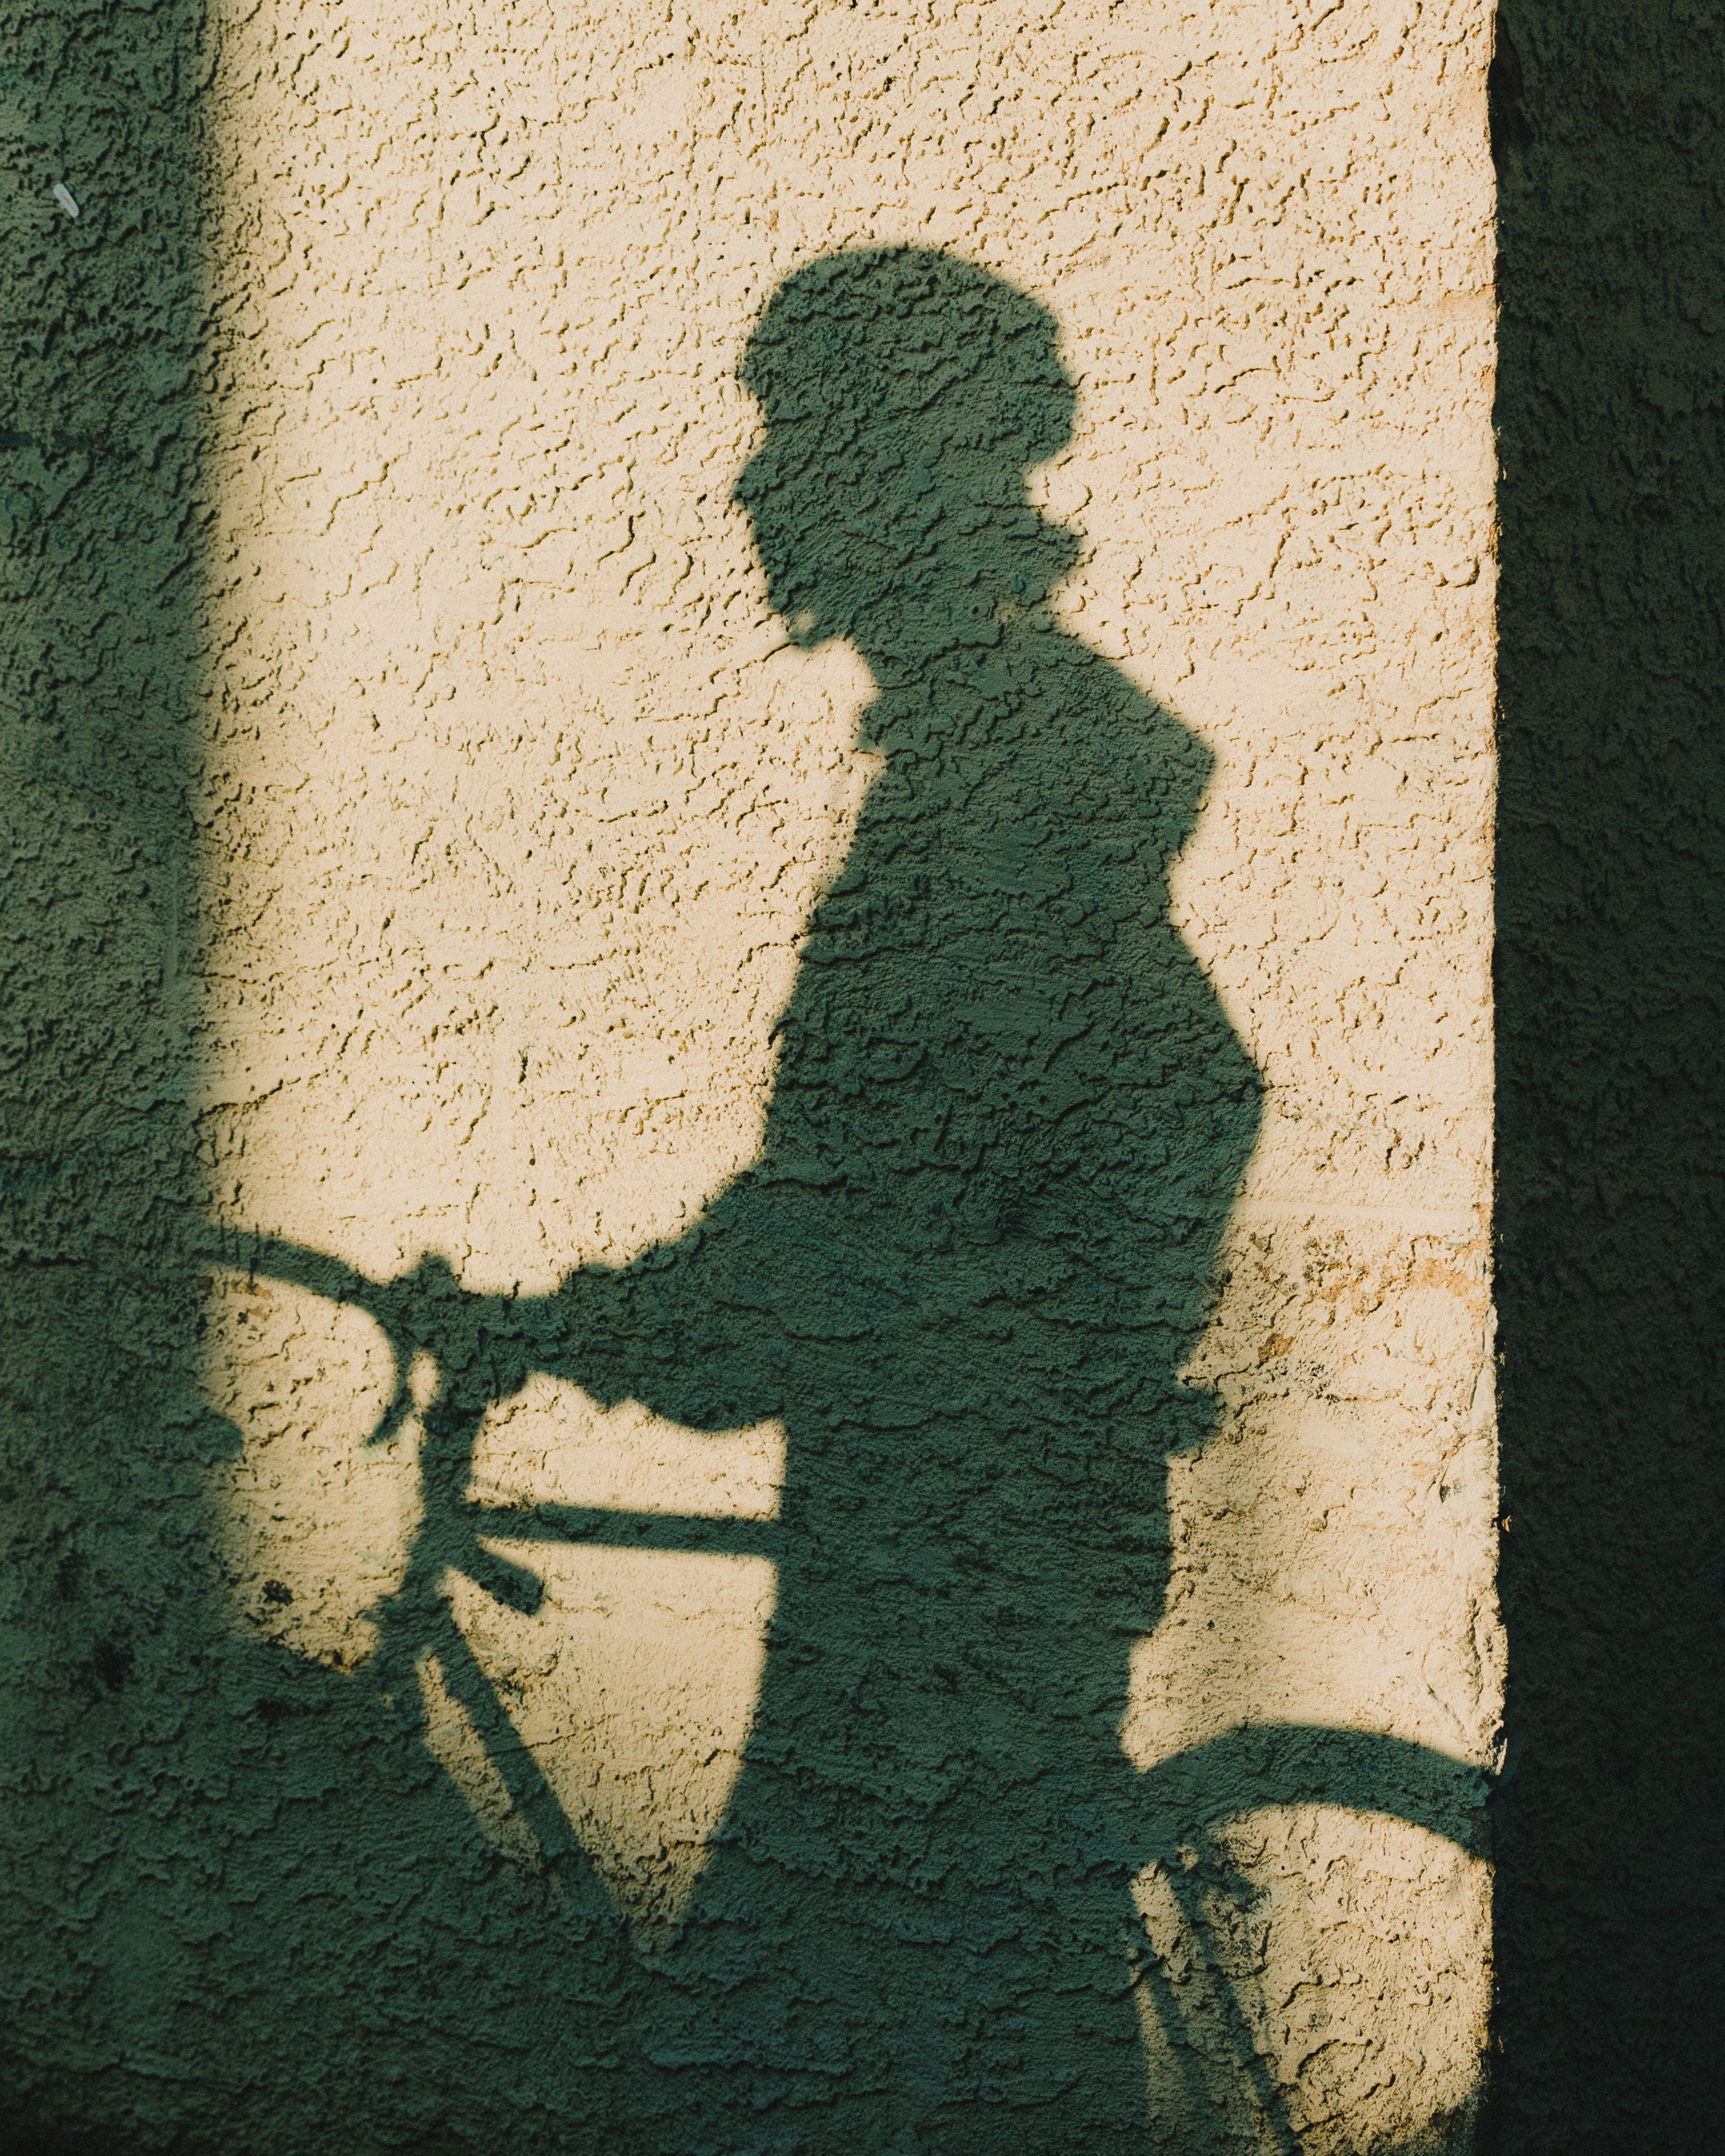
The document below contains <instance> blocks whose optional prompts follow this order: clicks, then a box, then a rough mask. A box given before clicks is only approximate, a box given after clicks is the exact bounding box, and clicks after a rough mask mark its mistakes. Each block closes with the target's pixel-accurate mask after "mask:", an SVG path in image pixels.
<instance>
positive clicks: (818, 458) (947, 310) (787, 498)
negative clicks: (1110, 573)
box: [735, 246, 1079, 671]
mask: <svg viewBox="0 0 1725 2156" xmlns="http://www.w3.org/2000/svg"><path fill="white" fill-rule="evenodd" d="M1059 339H1060V331H1059V325H1058V324H1057V323H1056V322H1055V320H1054V318H1053V316H1050V314H1049V312H1048V311H1047V310H1046V309H1045V307H1043V306H1041V305H1040V304H1039V303H1038V302H1037V301H1036V300H1033V299H1031V298H1029V296H1028V295H1026V294H1024V293H1023V292H1020V291H1019V290H1017V289H1016V288H1015V287H1014V286H1013V285H1009V284H1007V283H1006V282H1005V281H1004V280H1003V279H1001V278H999V277H997V276H994V275H992V274H991V273H990V272H989V271H988V270H986V269H978V267H976V266H975V265H974V264H971V263H968V262H965V261H963V260H962V259H959V258H958V257H957V256H954V255H951V254H943V253H939V252H937V251H934V250H932V249H927V248H922V247H912V246H901V247H886V248H876V249H869V250H867V251H865V252H858V253H854V254H829V255H824V256H822V257H821V258H820V259H819V260H817V261H815V262H813V263H811V264H809V266H808V267H807V268H806V269H799V270H798V271H797V272H795V274H794V275H792V276H790V277H789V278H788V279H787V280H785V282H784V283H783V285H780V286H779V288H778V290H777V291H776V292H775V293H774V295H773V298H772V300H770V302H769V303H768V306H767V308H766V310H765V311H764V313H763V314H762V317H761V319H760V321H759V322H758V323H757V326H756V328H755V331H754V333H753V335H752V336H751V338H750V340H749V343H748V348H747V353H746V354H745V357H744V359H743V362H742V368H741V370H740V372H741V377H742V382H743V384H744V386H745V387H746V388H747V389H748V390H749V391H750V392H751V393H752V394H753V396H754V397H755V398H756V399H757V401H758V403H759V404H760V406H761V408H762V415H763V417H764V418H765V419H766V422H767V427H768V434H767V437H766V439H765V440H764V441H763V442H762V444H761V446H760V448H759V449H757V451H756V452H755V454H754V455H753V456H752V457H751V459H749V461H748V463H747V465H746V466H745V467H744V469H743V470H742V473H741V475H739V477H738V479H737V484H736V487H735V498H736V500H737V501H738V503H739V504H740V505H741V506H742V507H743V509H744V510H745V511H747V513H748V516H749V518H750V521H751V524H752V528H753V532H754V538H755V544H756V547H757V549H758V551H759V553H760V557H761V562H762V567H763V568H764V569H765V570H766V572H767V585H768V597H769V598H770V600H771V602H772V603H773V608H775V610H776V611H777V612H778V613H779V614H780V615H781V616H782V617H783V620H784V621H785V623H786V624H787V626H788V629H789V631H790V634H791V636H792V638H793V641H794V642H796V643H797V644H801V645H803V646H804V647H806V648H811V649H812V648H813V647H814V646H816V645H818V644H824V643H826V642H828V641H829V640H830V639H834V638H835V637H844V638H847V639H850V641H851V642H853V643H854V644H855V645H856V647H857V648H858V649H859V650H860V652H861V653H862V654H863V655H864V657H865V658H866V659H868V660H870V662H871V663H874V664H875V665H876V668H877V671H878V670H880V668H881V667H882V666H886V667H887V668H891V665H893V664H894V662H898V663H900V664H902V663H904V662H906V661H909V662H914V661H915V660H917V659H918V658H920V657H922V656H925V655H926V654H927V653H928V652H929V651H930V650H931V649H939V648H942V647H943V646H945V645H946V644H948V643H950V642H951V640H952V637H953V635H954V634H955V633H962V630H963V627H964V625H965V624H978V623H983V622H986V621H988V619H991V618H992V617H993V615H994V614H995V613H996V612H997V610H998V609H999V608H1001V607H1002V606H1009V607H1010V606H1014V605H1016V606H1019V607H1023V606H1029V605H1032V604H1034V603H1036V602H1037V601H1039V600H1040V599H1042V598H1045V597H1046V595H1047V594H1048V593H1049V592H1050V590H1052V588H1054V586H1055V584H1056V583H1058V582H1059V581H1060V578H1061V577H1064V576H1065V574H1066V573H1067V572H1068V571H1069V570H1070V568H1071V567H1072V564H1073V562H1074V561H1075V559H1076V556H1077V553H1078V544H1079V542H1078V541H1077V539H1076V536H1074V535H1073V534H1072V533H1071V532H1070V531H1064V530H1062V529H1061V528H1060V527H1059V526H1055V525H1052V524H1050V523H1049V522H1048V521H1046V520H1045V518H1044V517H1042V516H1040V515H1039V513H1038V512H1037V511H1036V510H1035V509H1034V507H1033V506H1031V504H1030V501H1029V495H1028V493H1027V490H1026V487H1025V477H1026V474H1027V472H1028V471H1029V470H1030V469H1031V468H1033V467H1034V466H1035V465H1040V464H1043V463H1045V462H1046V461H1047V460H1048V459H1050V458H1051V457H1054V456H1056V455H1058V454H1059V453H1060V450H1061V449H1064V448H1065V446H1066V444H1067V442H1068V441H1069V439H1070V436H1071V433H1072V424H1073V418H1074V414H1075V412H1076V404H1077V391H1076V386H1075V385H1074V383H1073V382H1072V379H1071V377H1070V375H1069V374H1068V373H1067V372H1066V369H1065V367H1064V365H1063V364H1062V363H1061V360H1060V349H1059Z"/></svg>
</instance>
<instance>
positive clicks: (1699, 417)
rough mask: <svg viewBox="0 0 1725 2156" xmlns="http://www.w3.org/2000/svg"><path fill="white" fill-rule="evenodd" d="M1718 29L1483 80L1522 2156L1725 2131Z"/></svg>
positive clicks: (1620, 9)
mask: <svg viewBox="0 0 1725 2156" xmlns="http://www.w3.org/2000/svg"><path fill="white" fill-rule="evenodd" d="M1722 33H1725V17H1722V11H1721V10H1720V9H1719V8H1717V6H1702V7H1692V8H1684V7H1682V6H1681V5H1679V4H1677V0H1653V4H1651V5H1650V4H1647V0H1589V4H1587V5H1581V4H1579V3H1578V0H1511V3H1510V4H1506V6H1505V8H1504V9H1503V12H1502V15H1501V16H1500V18H1499V25H1498V33H1497V34H1498V43H1497V57H1496V60H1495V63H1494V65H1493V68H1492V72H1491V93H1492V96H1491V103H1492V113H1491V119H1492V136H1493V146H1494V151H1495V153H1496V156H1497V166H1498V172H1499V183H1500V196H1499V200H1500V208H1499V247H1500V250H1501V251H1500V259H1499V286H1500V300H1501V303H1502V321H1501V329H1500V350H1499V377H1498V397H1497V426H1498V445H1499V455H1500V465H1501V477H1500V506H1499V516H1500V532H1501V541H1500V545H1501V554H1500V561H1501V574H1502V583H1501V588H1500V616H1499V619H1500V638H1501V644H1500V660H1499V668H1500V675H1499V683H1500V747H1501V757H1502V771H1501V796H1500V810H1499V824H1498V835H1497V844H1498V854H1497V894H1498V908H1499V911H1498V949H1497V1041H1498V1050H1497V1085H1498V1096H1497V1097H1498V1111H1497V1112H1498V1128H1497V1222H1498V1227H1497V1235H1498V1248H1497V1264H1498V1303H1499V1312H1500V1327H1501V1329H1500V1334H1499V1347H1500V1353H1501V1358H1502V1368H1501V1387H1502V1389H1501V1417H1502V1488H1503V1512H1504V1516H1505V1532H1504V1536H1503V1543H1502V1570H1501V1578H1502V1590H1503V1596H1504V1604H1505V1612H1506V1617H1507V1626H1508V1633H1509V1640H1510V1676H1509V1737H1510V1743H1509V1751H1508V1757H1507V1764H1506V1772H1505V1774H1504V1778H1503V1781H1502V1787H1501V1789H1500V1791H1499V1794H1498V1795H1497V1799H1496V1800H1495V1809H1496V1828H1495V1842H1496V1851H1497V1862H1498V1890H1497V1979H1498V2005H1497V2032H1496V2034H1497V2044H1496V2051H1497V2066H1496V2072H1495V2083H1494V2087H1495V2094H1494V2100H1493V2130H1494V2133H1495V2137H1496V2142H1497V2146H1498V2147H1499V2148H1502V2150H1505V2151H1516V2152H1534V2151H1538V2152H1546V2151H1551V2152H1556V2151H1559V2150H1561V2151H1563V2152H1564V2156H1587V2152H1599V2156H1603V2152H1604V2151H1607V2150H1610V2151H1618V2150H1630V2149H1636V2150H1640V2149H1652V2148H1658V2149H1660V2150H1661V2151H1667V2152H1676V2151H1679V2150H1697V2151H1699V2150H1701V2149H1702V2148H1712V2147H1714V2146H1717V2137H1718V2132H1719V2128H1718V2123H1717V2094H1716V2092H1715V2089H1714V2085H1713V2084H1714V2071H1713V2057H1712V2054H1713V2051H1714V2049H1715V2046H1714V2044H1713V2043H1712V2041H1711V2040H1710V2032H1711V2031H1712V2030H1713V2029H1714V2028H1716V2026H1717V2011H1718V2007H1717V2001H1718V1998H1719V1995H1720V1991H1721V1988H1722V1979H1725V1922H1722V1918H1725V1911H1722V1908H1721V1899H1722V1897H1721V1884H1722V1877H1725V1862H1722V1856H1721V1848H1722V1844H1721V1835H1720V1827H1721V1818H1720V1812H1721V1802H1720V1797H1721V1783H1720V1777H1721V1767H1720V1762H1721V1758H1722V1756H1725V1745H1722V1738H1725V1729H1722V1726H1721V1725H1722V1702H1725V1686H1722V1683H1721V1674H1722V1673H1721V1670H1720V1661H1721V1646H1722V1626H1721V1617H1720V1589H1721V1573H1722V1555H1721V1524H1720V1523H1721V1518H1722V1513H1725V1448H1722V1445H1721V1442H1720V1439H1721V1428H1720V1424H1721V1404H1722V1400H1721V1394H1722V1387H1721V1377H1720V1371H1721V1360H1722V1358H1721V1347H1720V1339H1721V1325H1722V1320H1725V1292H1722V1291H1725V1245H1722V1230H1725V1218H1722V1216H1725V1206H1722V1203H1721V1198H1722V1153H1725V828H1722V826H1725V727H1722V724H1721V717H1722V713H1721V703H1722V698H1725V613H1722V600H1725V574H1722V571H1725V528H1722V522H1721V520H1722V516H1725V275H1722V271H1725V257H1722V248H1721V241H1720V229H1721V227H1720V211H1721V185H1722V182H1725V135H1722V126H1725V74H1722V70H1721V65H1720V59H1719V51H1720V43H1721V36H1722Z"/></svg>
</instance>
